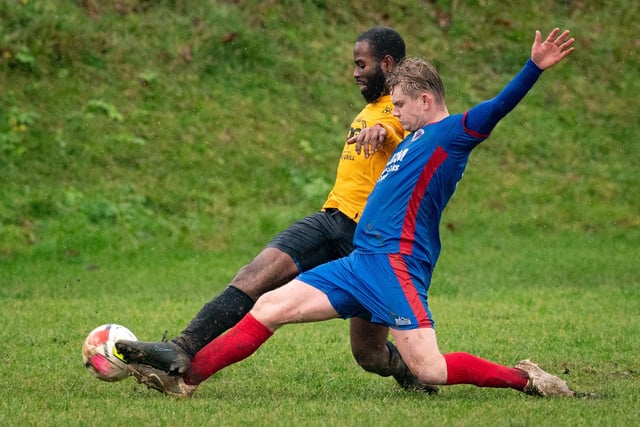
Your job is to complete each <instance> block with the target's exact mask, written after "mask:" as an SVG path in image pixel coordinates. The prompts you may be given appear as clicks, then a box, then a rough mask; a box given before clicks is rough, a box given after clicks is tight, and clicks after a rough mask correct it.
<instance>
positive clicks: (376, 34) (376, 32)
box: [356, 27, 406, 63]
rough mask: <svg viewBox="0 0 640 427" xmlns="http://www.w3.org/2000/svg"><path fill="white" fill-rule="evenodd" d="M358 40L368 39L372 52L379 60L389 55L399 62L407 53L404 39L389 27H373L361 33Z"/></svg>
mask: <svg viewBox="0 0 640 427" xmlns="http://www.w3.org/2000/svg"><path fill="white" fill-rule="evenodd" d="M356 41H359V42H361V41H366V42H368V43H369V46H370V47H371V50H372V54H373V56H374V58H375V59H376V60H377V61H381V60H382V58H384V57H385V56H387V55H390V56H391V57H392V58H393V60H394V61H395V62H396V63H398V62H400V61H401V60H402V59H403V58H404V57H405V55H406V52H405V50H406V49H405V45H404V40H403V39H402V37H401V36H400V34H398V33H397V31H395V30H393V29H392V28H389V27H373V28H370V29H368V30H367V31H365V32H364V33H362V34H360V36H359V37H358V39H357V40H356Z"/></svg>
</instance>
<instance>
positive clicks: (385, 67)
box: [380, 55, 396, 74]
mask: <svg viewBox="0 0 640 427" xmlns="http://www.w3.org/2000/svg"><path fill="white" fill-rule="evenodd" d="M395 66H396V61H395V60H394V59H393V57H392V56H391V55H385V56H384V58H382V61H380V68H382V72H383V73H385V74H386V73H389V72H391V71H392V70H393V67H395Z"/></svg>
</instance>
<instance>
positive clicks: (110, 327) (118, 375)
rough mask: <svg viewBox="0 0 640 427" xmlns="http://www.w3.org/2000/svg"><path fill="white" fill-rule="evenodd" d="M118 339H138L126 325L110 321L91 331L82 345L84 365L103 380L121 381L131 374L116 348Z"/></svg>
mask: <svg viewBox="0 0 640 427" xmlns="http://www.w3.org/2000/svg"><path fill="white" fill-rule="evenodd" d="M118 340H131V341H137V340H138V339H137V338H136V336H135V335H134V334H133V332H131V331H130V330H129V329H127V328H125V327H124V326H121V325H116V324H114V323H110V324H106V325H101V326H98V327H97V328H95V329H94V330H93V331H91V332H90V333H89V335H88V336H87V338H86V339H85V340H84V344H83V345H82V359H83V360H84V366H85V367H86V368H87V369H88V370H89V372H90V373H92V374H93V375H94V376H95V377H96V378H98V379H100V380H102V381H111V382H113V381H120V380H123V379H125V378H127V377H128V376H129V371H128V369H127V364H126V363H125V361H124V359H123V358H122V355H121V354H120V353H118V350H117V349H116V341H118Z"/></svg>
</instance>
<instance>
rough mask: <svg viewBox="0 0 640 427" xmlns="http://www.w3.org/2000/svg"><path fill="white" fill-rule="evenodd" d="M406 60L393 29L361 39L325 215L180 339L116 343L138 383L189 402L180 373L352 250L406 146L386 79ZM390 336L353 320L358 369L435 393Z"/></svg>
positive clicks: (290, 237) (272, 246)
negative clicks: (356, 97) (350, 111)
mask: <svg viewBox="0 0 640 427" xmlns="http://www.w3.org/2000/svg"><path fill="white" fill-rule="evenodd" d="M404 56H405V45H404V40H403V39H402V37H401V36H400V35H399V34H398V33H397V32H396V31H394V30H392V29H391V28H387V27H374V28H371V29H369V30H368V31H365V32H364V33H362V34H361V35H360V36H359V37H358V39H357V40H356V43H355V46H354V51H353V59H354V63H355V69H354V72H353V77H354V79H355V82H356V84H358V85H359V86H360V92H361V93H362V95H363V97H364V98H365V100H366V102H367V105H366V106H365V107H364V109H363V110H362V111H361V112H360V113H359V114H358V115H357V116H356V118H355V119H354V121H353V122H352V124H351V129H350V130H349V132H348V134H347V135H346V138H345V145H344V148H343V151H342V154H341V156H340V161H339V163H338V169H337V174H336V181H335V184H334V186H333V189H332V190H331V192H330V193H329V195H328V197H327V200H326V202H325V204H324V205H323V207H322V210H321V211H319V212H316V213H314V214H312V215H310V216H308V217H306V218H303V219H301V220H300V221H298V222H296V223H294V224H293V225H291V226H290V227H289V228H287V229H286V230H284V231H283V232H281V233H280V234H278V235H277V236H275V237H274V238H273V240H271V242H269V243H268V244H267V246H266V247H265V248H264V249H263V250H262V251H261V252H260V253H259V254H258V255H257V256H256V257H255V258H254V259H253V260H252V261H251V262H250V263H249V264H248V265H246V266H244V267H242V268H241V269H240V271H238V273H237V274H236V276H235V277H234V278H233V280H232V281H231V283H230V284H229V285H228V286H227V287H226V288H225V289H224V290H223V291H222V292H221V293H220V294H219V295H217V296H216V297H214V298H213V299H212V300H211V301H209V302H208V303H207V304H205V305H204V307H202V309H201V310H200V312H198V314H196V316H195V317H194V318H193V319H192V320H191V322H190V323H189V325H188V326H187V327H186V328H185V329H184V330H183V331H182V333H181V334H180V335H178V336H176V337H174V338H173V339H171V340H170V341H161V342H142V341H137V342H132V341H120V342H118V343H117V348H118V350H119V351H120V352H121V353H122V354H123V356H124V358H125V360H127V362H129V367H130V371H131V372H132V374H133V375H134V376H135V377H136V379H137V380H138V381H139V382H142V383H144V384H146V385H147V386H149V387H150V388H154V389H157V390H159V391H161V392H164V393H166V394H171V395H176V396H190V395H191V394H192V393H193V391H194V388H193V387H189V386H186V387H185V384H184V381H183V380H182V374H183V373H184V372H185V371H187V369H188V368H189V366H190V363H191V359H192V358H193V356H194V355H195V354H196V353H197V352H198V350H200V349H201V348H202V347H204V346H205V345H206V344H207V343H209V342H210V341H212V340H213V339H214V338H216V337H217V336H218V335H220V334H222V333H223V332H225V331H226V330H227V329H229V328H230V327H232V326H234V325H235V324H236V323H237V322H238V321H239V320H240V319H242V318H243V317H244V315H245V314H247V313H248V312H249V311H250V310H251V308H252V307H253V305H254V302H255V301H256V300H257V299H258V297H260V296H261V295H262V294H264V293H266V292H268V291H270V290H273V289H275V288H278V287H280V286H282V285H283V284H285V283H287V282H289V281H290V280H291V279H293V278H294V277H296V276H297V275H298V274H299V273H301V272H303V271H307V270H309V269H311V268H313V267H316V266H318V265H320V264H323V263H326V262H328V261H331V260H334V259H336V258H340V257H344V256H346V255H348V254H349V253H351V252H352V251H353V244H352V241H353V233H354V230H355V227H356V223H357V222H358V220H359V218H360V215H361V213H362V210H363V209H364V205H365V203H366V200H367V197H368V196H369V193H370V192H371V190H372V189H373V186H374V184H375V182H376V180H377V179H378V177H379V176H380V174H381V172H382V170H383V169H384V167H385V165H386V163H387V161H388V160H389V156H390V154H391V153H392V152H393V151H394V149H395V148H396V146H397V145H398V143H399V142H400V141H401V140H402V139H404V130H403V128H402V126H401V125H400V123H399V122H398V120H397V119H396V118H395V117H394V116H393V111H392V104H391V97H390V95H389V93H388V91H387V89H386V75H387V74H388V73H390V72H391V71H392V70H393V68H394V67H395V65H396V64H397V63H398V62H399V61H400V60H401V59H403V58H404ZM354 136H360V137H359V138H357V139H358V143H357V144H350V143H349V142H351V141H353V139H351V138H353V137H354ZM346 141H349V142H346ZM388 333H389V331H388V329H387V328H386V327H383V326H380V325H375V324H373V323H370V322H369V321H368V319H362V318H353V319H351V321H350V336H351V348H352V352H353V355H354V357H355V359H356V361H357V362H358V364H359V365H360V366H362V367H363V368H364V369H365V370H367V371H370V372H374V373H377V374H379V375H381V376H393V377H394V378H395V380H396V381H397V382H398V383H399V384H400V386H402V387H403V388H405V389H413V390H421V391H424V392H427V393H432V392H435V391H437V389H436V388H434V387H432V386H429V385H426V384H424V383H421V382H420V381H418V380H417V378H416V377H415V376H414V375H413V374H412V373H411V371H409V369H408V368H407V366H406V365H405V363H404V362H403V360H402V358H401V357H400V354H399V353H398V350H397V349H396V347H395V346H394V345H393V344H392V343H391V342H390V341H388V340H387V337H388Z"/></svg>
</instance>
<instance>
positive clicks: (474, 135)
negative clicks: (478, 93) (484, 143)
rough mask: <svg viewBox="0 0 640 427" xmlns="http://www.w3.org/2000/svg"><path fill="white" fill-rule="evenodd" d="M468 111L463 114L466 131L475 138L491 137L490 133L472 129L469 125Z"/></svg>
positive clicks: (463, 124) (463, 125)
mask: <svg viewBox="0 0 640 427" xmlns="http://www.w3.org/2000/svg"><path fill="white" fill-rule="evenodd" d="M467 113H468V111H467V112H466V113H464V115H463V116H462V127H463V128H464V131H465V132H466V133H468V134H469V135H471V136H472V137H474V138H481V139H486V138H489V134H484V133H480V132H476V131H475V130H471V129H469V128H468V127H467Z"/></svg>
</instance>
